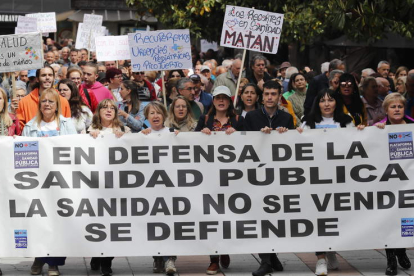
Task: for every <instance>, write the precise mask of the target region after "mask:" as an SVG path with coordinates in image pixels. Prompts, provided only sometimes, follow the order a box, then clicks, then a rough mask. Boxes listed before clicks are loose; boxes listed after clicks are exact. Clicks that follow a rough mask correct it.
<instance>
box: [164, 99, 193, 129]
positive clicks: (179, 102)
mask: <svg viewBox="0 0 414 276" xmlns="http://www.w3.org/2000/svg"><path fill="white" fill-rule="evenodd" d="M165 125H166V126H167V127H170V128H173V129H175V130H179V131H180V132H192V131H194V129H195V127H196V125H197V121H196V120H194V116H193V113H192V111H191V106H190V103H189V102H188V100H187V99H186V98H184V97H183V96H177V97H176V98H175V99H174V100H173V101H172V103H171V105H170V108H169V110H168V118H167V120H166V122H165Z"/></svg>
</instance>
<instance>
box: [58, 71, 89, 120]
mask: <svg viewBox="0 0 414 276" xmlns="http://www.w3.org/2000/svg"><path fill="white" fill-rule="evenodd" d="M61 84H66V85H67V86H68V87H69V89H70V91H71V92H70V93H71V94H70V99H69V106H70V112H71V114H72V118H79V116H81V114H83V113H86V111H83V110H82V105H86V104H85V103H84V102H83V100H82V97H81V95H80V94H79V90H78V87H77V86H76V84H75V83H74V82H73V81H71V80H70V79H63V80H60V81H59V83H58V85H57V88H58V89H59V86H60V85H61Z"/></svg>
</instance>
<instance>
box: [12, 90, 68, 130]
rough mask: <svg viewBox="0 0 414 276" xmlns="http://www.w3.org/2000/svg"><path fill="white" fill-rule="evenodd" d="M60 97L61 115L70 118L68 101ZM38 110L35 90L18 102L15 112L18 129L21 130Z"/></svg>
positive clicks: (37, 94) (37, 91) (37, 95)
mask: <svg viewBox="0 0 414 276" xmlns="http://www.w3.org/2000/svg"><path fill="white" fill-rule="evenodd" d="M59 97H60V106H61V109H62V110H61V114H62V115H63V116H64V117H66V118H70V117H71V113H70V106H69V102H68V100H66V99H65V98H64V97H62V96H59ZM38 110H39V89H38V88H36V89H34V90H33V91H32V92H30V93H29V94H28V95H27V96H26V97H24V98H23V99H21V100H20V102H19V107H18V108H17V110H16V115H17V118H18V119H19V123H20V128H21V129H23V128H24V126H25V125H26V123H28V122H29V121H30V120H31V119H33V118H34V117H35V116H36V114H37V111H38Z"/></svg>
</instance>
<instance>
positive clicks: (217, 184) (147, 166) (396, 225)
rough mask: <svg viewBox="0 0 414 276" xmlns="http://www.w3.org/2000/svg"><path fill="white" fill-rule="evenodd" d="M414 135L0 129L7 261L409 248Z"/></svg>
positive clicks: (0, 211) (0, 230)
mask: <svg viewBox="0 0 414 276" xmlns="http://www.w3.org/2000/svg"><path fill="white" fill-rule="evenodd" d="M400 137H401V138H400ZM412 141H413V138H412V127H411V126H409V125H403V126H390V127H386V129H385V130H381V129H377V128H375V127H371V128H366V129H365V130H363V131H357V130H356V129H327V130H326V131H324V130H308V131H306V130H305V131H304V132H303V133H302V134H299V133H298V132H297V131H288V132H287V133H284V134H278V133H276V132H275V133H272V134H270V135H269V134H264V133H260V132H247V133H243V132H236V133H234V134H232V135H226V134H224V133H223V132H219V133H216V134H213V135H210V136H208V135H204V134H202V133H179V134H178V135H177V136H175V135H174V134H173V133H171V134H150V135H148V136H145V135H143V134H129V135H128V134H126V135H124V136H123V137H121V138H119V139H117V138H115V137H114V135H113V134H111V135H105V137H103V138H102V137H98V138H97V139H93V138H92V137H90V136H85V135H72V136H61V137H53V138H28V137H17V138H16V139H13V138H11V137H6V138H0V152H1V153H2V157H3V160H14V162H11V161H10V162H6V163H4V164H3V165H2V166H1V167H0V183H2V192H1V193H0V219H1V222H2V223H1V224H0V244H1V246H0V257H14V256H27V257H28V256H31V257H34V256H134V255H143V256H144V255H146V256H154V255H161V256H171V255H198V254H203V255H208V254H226V253H229V254H244V253H257V252H315V251H328V250H358V249H373V248H384V247H389V248H399V247H403V248H404V247H412V246H413V227H414V226H413V221H414V218H413V217H414V184H413V179H414V159H413V158H414V156H413V144H412ZM240 244H243V246H240Z"/></svg>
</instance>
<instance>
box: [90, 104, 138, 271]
mask: <svg viewBox="0 0 414 276" xmlns="http://www.w3.org/2000/svg"><path fill="white" fill-rule="evenodd" d="M118 115H119V114H118V107H117V105H116V104H115V102H114V101H113V100H110V99H104V100H102V101H101V102H100V103H99V104H98V107H97V109H96V112H95V114H94V115H93V119H92V125H91V126H90V127H89V129H88V131H89V134H90V135H91V136H92V137H93V138H97V137H98V135H101V134H111V133H113V134H115V136H116V137H118V138H120V137H121V136H123V135H124V134H125V133H129V132H131V130H130V129H129V127H127V126H124V124H123V123H122V122H121V121H120V120H119V117H118ZM113 259H114V257H93V258H92V259H91V262H90V265H91V270H99V269H100V270H101V273H102V276H110V275H112V260H113Z"/></svg>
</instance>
